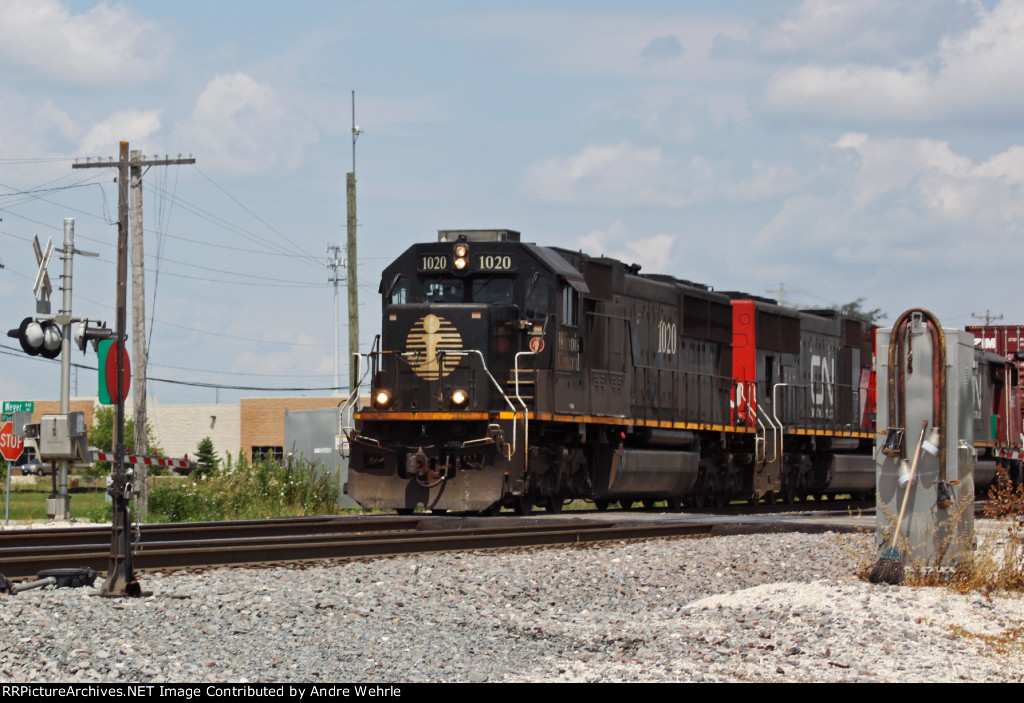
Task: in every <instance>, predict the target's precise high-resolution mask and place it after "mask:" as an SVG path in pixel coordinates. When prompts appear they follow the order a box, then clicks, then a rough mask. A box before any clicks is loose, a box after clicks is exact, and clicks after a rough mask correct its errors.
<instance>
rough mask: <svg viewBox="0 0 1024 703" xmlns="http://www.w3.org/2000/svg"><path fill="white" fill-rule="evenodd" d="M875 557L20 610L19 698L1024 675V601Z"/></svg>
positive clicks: (513, 557) (433, 563)
mask: <svg viewBox="0 0 1024 703" xmlns="http://www.w3.org/2000/svg"><path fill="white" fill-rule="evenodd" d="M872 553H873V552H872V546H871V544H870V538H868V537H865V536H862V535H838V534H833V533H827V534H824V535H806V534H794V533H791V534H775V535H744V536H733V537H716V538H712V539H699V540H698V539H678V540H658V541H649V542H634V543H613V544H609V545H603V546H589V547H579V548H557V549H555V548H552V549H538V550H528V551H508V552H478V553H465V554H459V553H443V554H431V555H425V556H409V557H395V558H388V559H379V560H374V561H359V562H349V563H340V564H329V565H320V566H315V567H305V568H278V569H221V570H216V571H207V572H204V573H194V574H186V573H181V572H178V573H168V574H140V582H141V583H142V586H143V588H144V589H145V590H147V591H152V592H153V595H152V596H150V597H146V598H138V599H108V598H102V597H98V596H97V595H96V593H97V592H98V585H99V584H97V588H88V589H61V590H36V591H27V592H24V593H22V594H20V595H17V596H0V681H5V682H10V681H16V682H26V681H28V682H31V681H36V682H57V681H84V682H113V681H125V682H160V681H172V682H181V681H185V682H193V681H209V682H224V681H231V682H284V681H298V682H332V681H345V682H349V681H365V682H433V681H446V682H506V681H531V682H561V681H566V682H573V681H641V682H645V681H650V682H666V681H668V682H672V681H779V682H803V681H808V682H809V681H907V682H910V681H1019V680H1021V679H1022V677H1024V656H1022V654H1024V646H1022V644H1024V601H1022V600H1021V599H1020V598H1017V597H993V598H988V597H986V596H984V595H981V594H977V593H975V594H969V595H959V594H956V593H952V592H950V591H948V590H945V589H937V588H909V587H891V586H876V585H871V584H869V583H867V582H865V581H862V580H860V579H859V578H858V576H857V574H856V573H855V572H856V571H857V570H858V569H859V568H860V567H861V566H862V565H863V564H864V563H865V560H867V558H868V557H867V555H869V554H872ZM867 563H870V561H868V562H867Z"/></svg>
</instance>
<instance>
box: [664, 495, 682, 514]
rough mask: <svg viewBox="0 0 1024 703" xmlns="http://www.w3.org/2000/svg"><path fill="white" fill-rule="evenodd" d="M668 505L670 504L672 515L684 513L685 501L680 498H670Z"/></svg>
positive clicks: (669, 508)
mask: <svg viewBox="0 0 1024 703" xmlns="http://www.w3.org/2000/svg"><path fill="white" fill-rule="evenodd" d="M667 503H668V511H669V512H670V513H678V512H682V510H683V501H682V500H680V499H679V498H669V499H668V501H667Z"/></svg>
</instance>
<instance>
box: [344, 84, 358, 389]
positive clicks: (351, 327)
mask: <svg viewBox="0 0 1024 703" xmlns="http://www.w3.org/2000/svg"><path fill="white" fill-rule="evenodd" d="M358 138H359V127H358V126H356V91H354V90H353V91H352V172H351V173H349V174H347V176H346V178H345V182H346V185H347V188H346V191H347V193H348V251H347V257H346V258H347V259H348V360H349V386H348V388H349V393H358V392H359V389H358V385H359V378H358V373H359V369H358V368H357V365H356V364H355V363H353V362H354V359H355V356H356V355H357V354H358V353H359V291H358V290H357V287H356V286H357V283H356V139H358Z"/></svg>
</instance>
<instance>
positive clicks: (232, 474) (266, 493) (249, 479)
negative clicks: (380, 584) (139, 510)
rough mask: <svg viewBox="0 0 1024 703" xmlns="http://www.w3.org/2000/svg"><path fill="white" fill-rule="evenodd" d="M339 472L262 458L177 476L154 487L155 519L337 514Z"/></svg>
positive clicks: (152, 512)
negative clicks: (194, 475)
mask: <svg viewBox="0 0 1024 703" xmlns="http://www.w3.org/2000/svg"><path fill="white" fill-rule="evenodd" d="M337 512H338V480H337V476H334V475H328V474H325V473H324V472H323V471H322V470H321V469H320V468H318V467H316V466H313V465H311V464H309V463H308V462H305V461H298V462H287V463H278V462H257V463H255V464H250V463H249V462H247V461H245V459H244V457H243V458H242V459H241V461H239V463H238V464H236V465H235V466H232V465H231V458H230V456H229V457H228V460H227V462H226V466H225V467H224V468H222V469H217V470H214V471H212V472H210V473H208V474H205V475H201V476H197V477H195V478H194V479H193V478H191V477H189V478H185V479H176V480H173V481H171V482H169V485H161V486H159V487H154V488H151V489H150V491H149V522H200V521H208V520H255V519H261V518H270V517H303V516H308V515H333V514H335V513H337Z"/></svg>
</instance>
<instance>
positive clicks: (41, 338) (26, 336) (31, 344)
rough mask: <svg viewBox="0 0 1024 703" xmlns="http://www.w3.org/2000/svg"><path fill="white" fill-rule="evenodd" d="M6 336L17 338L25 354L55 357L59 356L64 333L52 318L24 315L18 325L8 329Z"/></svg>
mask: <svg viewBox="0 0 1024 703" xmlns="http://www.w3.org/2000/svg"><path fill="white" fill-rule="evenodd" d="M7 336H8V337H13V338H14V339H17V340H18V342H19V343H20V344H21V348H22V349H23V350H24V351H25V353H26V354H29V355H31V356H42V357H45V358H47V359H56V358H57V357H58V356H60V347H61V340H62V339H63V338H64V333H63V332H62V331H61V328H60V325H58V324H57V323H56V322H54V321H53V320H36V319H35V318H32V317H26V318H25V319H24V320H22V321H21V324H20V325H19V326H18V327H16V328H15V329H13V330H8V331H7Z"/></svg>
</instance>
